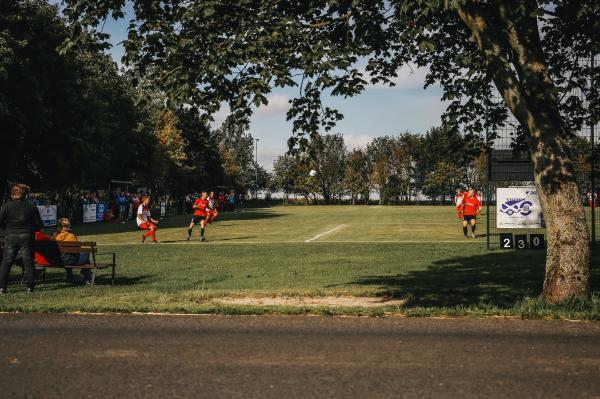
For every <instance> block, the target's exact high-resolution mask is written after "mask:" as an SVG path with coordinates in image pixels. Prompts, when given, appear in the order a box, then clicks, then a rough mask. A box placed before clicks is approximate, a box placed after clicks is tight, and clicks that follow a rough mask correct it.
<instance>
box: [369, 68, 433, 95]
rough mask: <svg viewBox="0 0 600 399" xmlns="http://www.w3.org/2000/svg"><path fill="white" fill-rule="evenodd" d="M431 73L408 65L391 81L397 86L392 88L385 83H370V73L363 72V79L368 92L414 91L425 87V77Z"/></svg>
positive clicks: (425, 69)
mask: <svg viewBox="0 0 600 399" xmlns="http://www.w3.org/2000/svg"><path fill="white" fill-rule="evenodd" d="M428 72H429V69H428V68H418V67H416V66H415V65H412V64H408V65H404V66H403V67H402V68H400V69H399V70H398V71H397V75H398V76H396V77H395V78H392V79H390V80H391V81H392V82H394V83H395V84H396V85H395V86H392V87H390V86H389V85H386V84H384V83H375V84H373V83H370V82H371V75H370V74H369V73H368V72H366V71H365V72H363V79H365V80H366V81H367V82H369V83H368V84H367V90H369V89H371V90H373V89H375V90H376V89H380V90H381V89H384V90H385V89H388V90H390V89H392V90H414V89H422V88H423V86H424V85H425V77H426V76H427V73H428Z"/></svg>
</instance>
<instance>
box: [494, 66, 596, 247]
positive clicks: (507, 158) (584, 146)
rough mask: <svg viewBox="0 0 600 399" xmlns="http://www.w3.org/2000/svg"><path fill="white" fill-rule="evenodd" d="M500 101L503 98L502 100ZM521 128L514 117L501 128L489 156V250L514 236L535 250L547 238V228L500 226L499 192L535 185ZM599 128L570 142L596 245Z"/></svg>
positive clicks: (516, 243) (585, 127)
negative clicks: (507, 227)
mask: <svg viewBox="0 0 600 399" xmlns="http://www.w3.org/2000/svg"><path fill="white" fill-rule="evenodd" d="M581 62H584V63H588V64H589V65H592V66H593V65H594V64H595V65H600V57H598V56H596V57H594V58H591V59H588V60H583V61H581ZM590 84H591V83H590ZM574 94H575V96H577V97H579V99H581V102H582V104H583V105H584V106H587V100H586V99H585V98H584V96H583V94H582V93H580V92H575V93H574ZM498 100H500V99H499V98H498ZM517 126H518V122H517V121H516V119H514V118H513V117H512V115H511V117H510V118H509V120H508V121H507V123H506V124H505V126H504V127H502V128H499V129H498V130H497V131H496V132H495V134H494V135H493V140H492V142H493V145H492V151H491V152H490V153H489V154H488V160H487V166H488V167H487V184H486V187H485V189H484V198H485V202H486V205H485V207H486V216H485V217H486V222H487V247H488V249H492V248H500V247H505V248H507V246H506V239H507V237H512V238H511V239H512V242H511V247H517V248H518V246H519V244H520V243H521V244H522V241H518V240H526V241H525V243H524V244H522V245H525V246H526V247H532V246H534V245H533V244H537V243H538V241H539V240H540V238H541V237H543V236H544V235H545V228H543V227H541V228H519V229H506V228H499V227H498V220H497V215H498V209H497V203H496V195H497V192H498V191H497V189H498V188H504V187H528V186H533V185H534V182H533V164H532V162H531V158H530V154H529V153H527V150H526V149H525V148H523V146H522V143H520V138H519V136H518V131H517ZM599 128H600V125H598V124H596V125H593V124H591V123H587V124H584V125H583V127H582V128H581V129H580V130H579V131H578V132H577V133H576V134H575V135H574V137H572V138H570V139H569V150H570V153H571V157H572V160H573V162H574V165H575V171H576V179H577V183H578V187H579V195H580V198H581V201H582V203H583V205H584V208H585V214H586V219H587V223H588V227H589V229H590V239H591V244H592V245H595V244H596V242H597V239H598V237H599V234H600V226H599V224H600V223H599V221H598V220H599V218H600V212H599V210H598V208H597V205H598V202H597V197H598V191H600V188H599V187H598V182H597V181H596V179H597V171H598V169H600V162H599V159H598V158H599V157H598V151H599V149H598V138H597V137H596V136H597V134H598V131H599ZM510 235H512V236H510ZM517 236H518V238H517ZM534 241H535V242H534ZM542 244H543V243H542Z"/></svg>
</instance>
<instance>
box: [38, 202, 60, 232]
mask: <svg viewBox="0 0 600 399" xmlns="http://www.w3.org/2000/svg"><path fill="white" fill-rule="evenodd" d="M37 208H38V211H39V212H40V218H42V223H43V224H44V227H49V226H56V215H57V207H56V205H38V207H37Z"/></svg>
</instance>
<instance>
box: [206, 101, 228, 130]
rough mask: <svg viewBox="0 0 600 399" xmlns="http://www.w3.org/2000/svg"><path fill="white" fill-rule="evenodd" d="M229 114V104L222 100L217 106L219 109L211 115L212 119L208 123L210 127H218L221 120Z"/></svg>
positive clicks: (223, 120)
mask: <svg viewBox="0 0 600 399" xmlns="http://www.w3.org/2000/svg"><path fill="white" fill-rule="evenodd" d="M229 114H231V109H230V108H229V105H228V104H227V103H226V102H222V103H221V108H219V110H218V111H217V112H215V113H214V114H213V115H212V117H213V118H214V121H213V122H211V123H210V127H211V128H213V129H217V128H220V127H221V125H222V124H223V122H225V119H227V117H228V116H229Z"/></svg>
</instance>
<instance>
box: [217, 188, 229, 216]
mask: <svg viewBox="0 0 600 399" xmlns="http://www.w3.org/2000/svg"><path fill="white" fill-rule="evenodd" d="M226 201H227V200H226V198H225V195H223V192H222V191H219V196H218V197H217V203H218V204H219V212H224V211H225V202H226Z"/></svg>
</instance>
